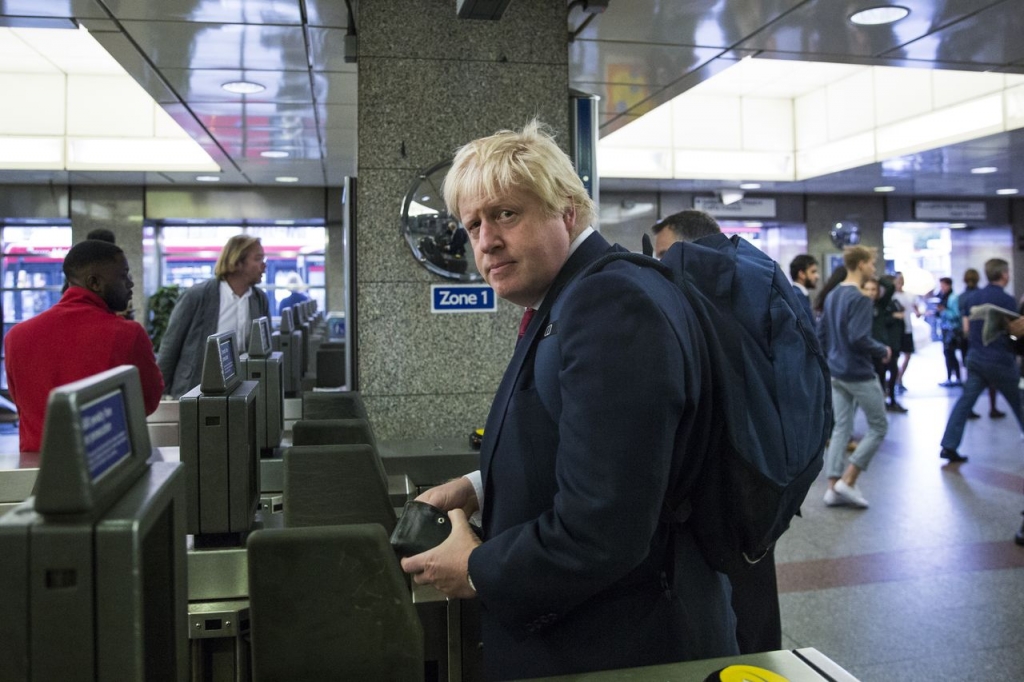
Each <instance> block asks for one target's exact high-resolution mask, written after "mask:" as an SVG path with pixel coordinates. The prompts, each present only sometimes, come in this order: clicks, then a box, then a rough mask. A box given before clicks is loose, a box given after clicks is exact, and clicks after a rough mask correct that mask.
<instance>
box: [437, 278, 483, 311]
mask: <svg viewBox="0 0 1024 682" xmlns="http://www.w3.org/2000/svg"><path fill="white" fill-rule="evenodd" d="M497 309H498V300H497V298H496V297H495V295H494V289H492V288H490V287H489V286H486V285H479V284H431V285H430V312H432V313H493V312H495V311H496V310H497Z"/></svg>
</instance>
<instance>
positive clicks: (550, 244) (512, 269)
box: [459, 190, 576, 307]
mask: <svg viewBox="0 0 1024 682" xmlns="http://www.w3.org/2000/svg"><path fill="white" fill-rule="evenodd" d="M459 218H460V219H461V220H462V224H463V225H464V226H465V227H466V231H467V232H468V233H469V241H470V243H471V244H472V245H473V256H474V257H475V258H476V267H477V270H479V271H480V274H482V275H483V277H484V280H486V281H487V283H488V284H490V285H491V287H492V288H493V289H494V292H495V293H496V294H497V295H498V296H500V297H502V298H503V299H505V300H506V301H510V302H512V303H515V304H516V305H520V306H524V307H527V306H531V305H534V304H535V303H536V302H537V301H538V300H539V299H540V298H541V296H543V295H544V292H546V291H547V290H548V288H549V287H550V286H551V283H552V282H553V281H554V279H555V276H556V275H557V274H558V271H559V270H561V269H562V266H563V265H564V264H565V261H566V259H567V258H568V257H569V244H570V243H571V239H570V234H571V233H572V230H573V228H574V226H575V224H576V217H575V213H574V212H571V211H570V212H568V213H566V214H565V215H559V216H551V215H548V214H547V212H546V211H545V210H544V208H543V206H542V204H541V202H540V200H539V199H537V197H535V196H534V195H533V194H531V193H529V192H526V191H523V190H516V191H513V192H511V193H509V194H508V195H506V196H501V197H493V198H487V197H473V198H471V199H468V200H466V201H464V202H462V205H461V206H459Z"/></svg>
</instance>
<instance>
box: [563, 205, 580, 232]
mask: <svg viewBox="0 0 1024 682" xmlns="http://www.w3.org/2000/svg"><path fill="white" fill-rule="evenodd" d="M562 221H563V223H564V224H565V228H566V230H567V232H568V233H569V239H570V240H571V239H573V238H575V237H576V235H577V234H579V230H577V229H576V204H575V203H574V202H572V201H571V200H570V202H569V205H568V206H567V207H566V209H565V210H564V211H563V212H562Z"/></svg>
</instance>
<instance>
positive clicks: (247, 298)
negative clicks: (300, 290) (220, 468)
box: [157, 234, 270, 398]
mask: <svg viewBox="0 0 1024 682" xmlns="http://www.w3.org/2000/svg"><path fill="white" fill-rule="evenodd" d="M266 269H267V263H266V259H265V256H264V253H263V245H262V244H260V240H259V239H257V238H256V237H250V236H248V235H244V234H240V235H236V236H234V237H232V238H231V239H229V240H228V242H227V244H225V245H224V249H223V250H222V251H221V252H220V257H219V258H218V259H217V265H216V266H215V267H214V271H213V273H214V275H215V277H214V278H213V279H211V280H208V281H206V282H203V283H202V284H197V285H195V286H194V287H192V288H191V289H187V290H186V291H185V293H183V294H182V295H181V298H180V299H178V302H177V304H175V306H174V311H173V312H172V313H171V319H170V320H169V321H168V323H167V331H166V332H165V334H164V337H163V340H162V341H161V343H160V351H159V354H158V356H157V364H158V365H159V366H160V371H161V372H162V373H163V376H164V386H166V387H167V392H168V394H169V395H170V396H171V397H173V398H180V397H181V395H182V394H183V393H187V392H188V391H190V390H191V389H192V388H194V387H195V386H198V385H199V382H200V380H201V379H202V375H203V353H204V348H205V347H206V339H207V337H209V336H210V335H211V334H219V333H221V332H235V338H236V339H237V341H238V349H239V351H240V352H241V351H242V350H244V349H245V345H246V343H248V339H249V329H250V327H251V326H252V321H253V320H254V319H256V318H257V317H264V316H267V317H269V316H270V303H269V301H268V299H267V294H266V293H265V292H264V291H263V290H262V289H258V288H257V287H256V285H257V284H259V283H260V281H262V280H263V273H264V271H266Z"/></svg>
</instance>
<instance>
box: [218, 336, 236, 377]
mask: <svg viewBox="0 0 1024 682" xmlns="http://www.w3.org/2000/svg"><path fill="white" fill-rule="evenodd" d="M220 369H221V372H222V374H223V375H224V381H227V380H228V379H230V378H231V377H233V376H235V347H234V344H233V343H232V342H231V339H225V340H223V341H221V342H220Z"/></svg>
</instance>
